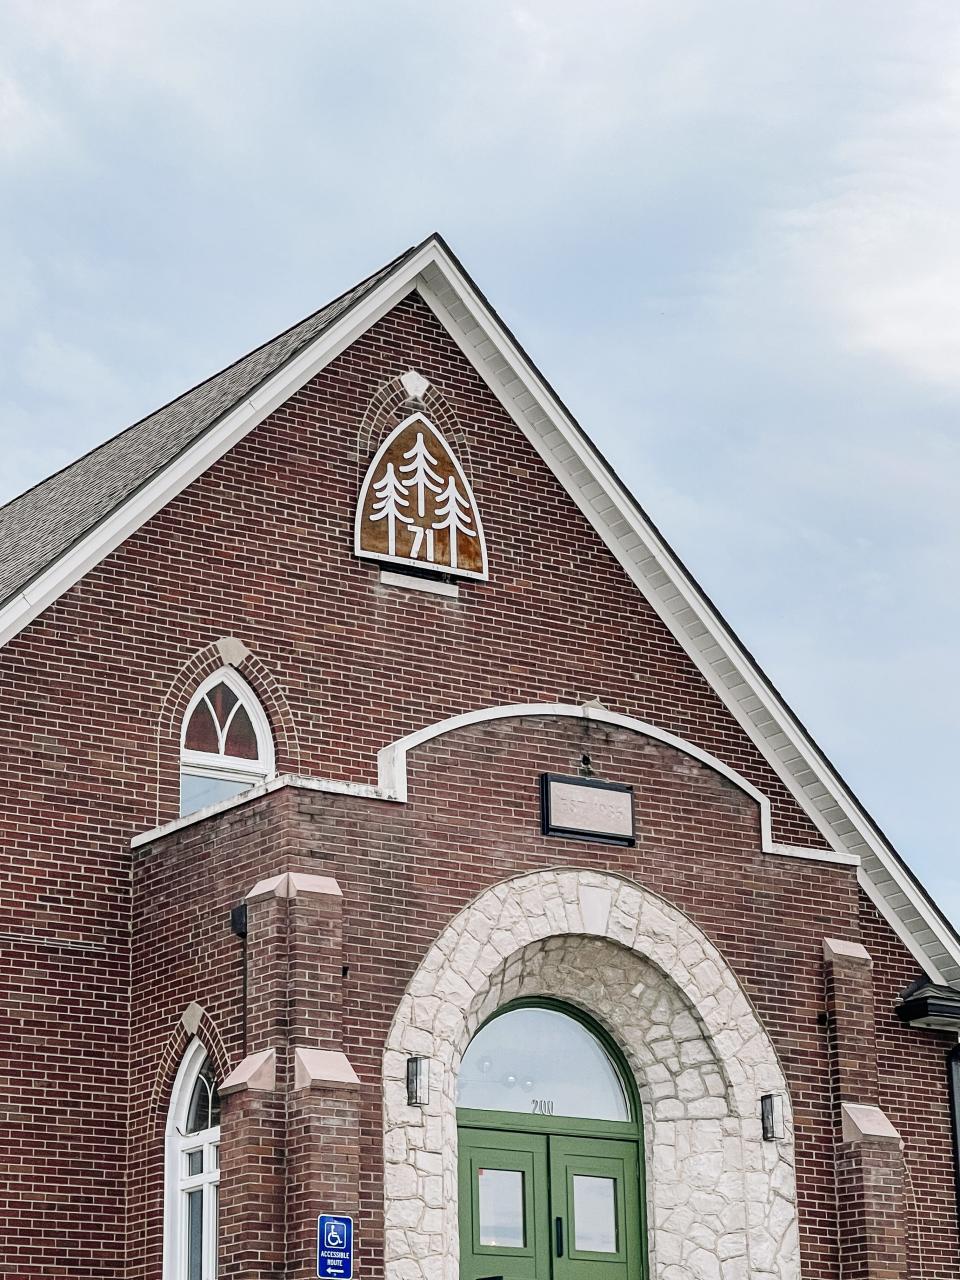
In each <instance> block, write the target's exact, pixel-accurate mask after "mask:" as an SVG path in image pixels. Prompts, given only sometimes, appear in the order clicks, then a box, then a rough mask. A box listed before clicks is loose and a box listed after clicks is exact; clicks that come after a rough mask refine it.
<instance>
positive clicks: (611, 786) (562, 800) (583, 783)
mask: <svg viewBox="0 0 960 1280" xmlns="http://www.w3.org/2000/svg"><path fill="white" fill-rule="evenodd" d="M540 821H541V825H542V830H543V834H544V835H545V836H570V837H573V838H574V839H576V840H602V841H603V842H604V843H606V844H620V845H627V846H629V847H630V848H632V847H633V846H634V845H635V844H636V843H637V842H636V839H635V838H634V831H633V787H628V786H626V785H625V784H624V783H622V782H601V781H600V779H599V778H568V777H565V776H564V775H563V774H562V773H542V774H541V775H540Z"/></svg>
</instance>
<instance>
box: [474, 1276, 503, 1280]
mask: <svg viewBox="0 0 960 1280" xmlns="http://www.w3.org/2000/svg"><path fill="white" fill-rule="evenodd" d="M477 1280H503V1276H477Z"/></svg>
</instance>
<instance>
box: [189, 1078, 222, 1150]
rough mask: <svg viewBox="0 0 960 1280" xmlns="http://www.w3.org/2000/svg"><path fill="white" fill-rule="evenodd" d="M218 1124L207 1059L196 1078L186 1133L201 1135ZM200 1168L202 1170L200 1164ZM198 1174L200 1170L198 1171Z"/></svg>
mask: <svg viewBox="0 0 960 1280" xmlns="http://www.w3.org/2000/svg"><path fill="white" fill-rule="evenodd" d="M219 1123H220V1095H219V1094H218V1093H217V1086H216V1082H215V1080H214V1078H213V1067H212V1066H211V1065H210V1060H209V1059H208V1060H207V1061H206V1062H205V1063H204V1065H203V1070H202V1071H201V1072H200V1074H199V1075H198V1076H197V1082H196V1084H195V1085H194V1086H193V1094H192V1095H191V1097H190V1107H189V1109H188V1111H187V1129H186V1131H187V1133H202V1132H203V1130H204V1129H212V1128H214V1127H215V1126H216V1125H218V1124H219ZM200 1168H201V1169H202V1168H203V1165H202V1164H201V1166H200ZM197 1172H198V1173H199V1172H200V1170H199V1169H198V1170H197Z"/></svg>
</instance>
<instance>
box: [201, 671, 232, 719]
mask: <svg viewBox="0 0 960 1280" xmlns="http://www.w3.org/2000/svg"><path fill="white" fill-rule="evenodd" d="M207 698H208V699H209V702H210V705H211V707H213V713H214V715H215V716H216V717H217V723H218V724H219V725H221V726H223V725H225V724H226V723H227V718H228V717H229V715H230V712H231V711H232V710H233V708H234V707H235V706H236V705H237V695H236V694H235V693H234V692H233V690H232V689H231V688H230V686H229V685H226V684H224V683H223V681H222V680H221V681H220V683H219V684H218V685H215V686H214V688H212V689H211V690H210V692H209V693H208V694H207Z"/></svg>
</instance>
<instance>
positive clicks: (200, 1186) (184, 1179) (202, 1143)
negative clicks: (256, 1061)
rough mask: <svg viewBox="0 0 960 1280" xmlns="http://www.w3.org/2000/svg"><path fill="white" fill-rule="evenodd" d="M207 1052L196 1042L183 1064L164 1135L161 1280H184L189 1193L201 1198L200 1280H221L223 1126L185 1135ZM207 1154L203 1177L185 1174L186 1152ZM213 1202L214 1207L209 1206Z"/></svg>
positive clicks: (182, 1060) (205, 1155) (204, 1161)
mask: <svg viewBox="0 0 960 1280" xmlns="http://www.w3.org/2000/svg"><path fill="white" fill-rule="evenodd" d="M208 1056H209V1055H208V1053H207V1051H206V1049H205V1048H204V1046H203V1044H202V1043H201V1042H200V1041H199V1040H198V1039H197V1038H196V1037H194V1039H193V1040H191V1041H190V1043H189V1045H188V1046H187V1050H186V1053H185V1054H184V1055H183V1058H182V1059H181V1062H180V1066H179V1069H178V1070H177V1075H176V1079H175V1080H174V1082H173V1093H172V1095H171V1098H170V1107H169V1109H168V1111H167V1125H166V1130H165V1133H164V1171H165V1176H164V1197H163V1280H186V1276H187V1194H188V1192H190V1191H197V1190H200V1191H202V1193H203V1245H202V1264H201V1276H202V1280H216V1275H217V1199H218V1196H219V1190H218V1188H219V1185H220V1160H219V1148H220V1126H219V1125H215V1126H213V1127H212V1128H210V1129H203V1130H201V1131H200V1132H199V1133H191V1134H187V1133H185V1132H184V1131H185V1129H186V1127H187V1115H188V1112H189V1109H190V1099H191V1097H192V1096H193V1089H194V1085H195V1084H196V1083H197V1077H198V1076H199V1075H200V1072H201V1071H202V1070H203V1068H204V1066H205V1064H206V1062H207V1058H208ZM197 1149H200V1150H202V1152H203V1172H202V1173H200V1174H194V1175H193V1176H190V1175H188V1174H187V1153H188V1152H190V1151H196V1150H197ZM211 1202H212V1203H211Z"/></svg>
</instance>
